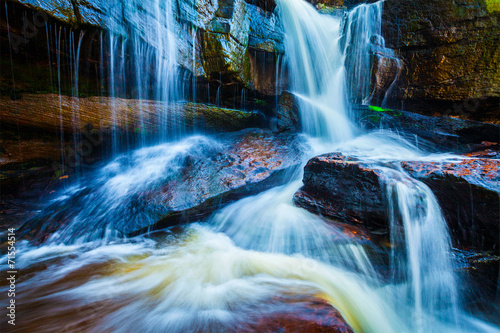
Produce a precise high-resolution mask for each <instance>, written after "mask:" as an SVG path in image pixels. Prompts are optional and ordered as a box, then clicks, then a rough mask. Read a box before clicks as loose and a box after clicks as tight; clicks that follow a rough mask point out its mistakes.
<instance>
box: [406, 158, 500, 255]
mask: <svg viewBox="0 0 500 333" xmlns="http://www.w3.org/2000/svg"><path fill="white" fill-rule="evenodd" d="M401 166H402V167H403V169H404V170H405V171H406V172H408V174H410V175H411V176H412V177H414V178H416V179H419V180H421V181H422V182H424V183H425V184H426V185H427V186H429V188H430V189H431V190H432V192H434V194H435V195H436V198H437V199H438V201H439V204H440V206H441V209H442V210H443V214H444V216H445V218H446V220H447V221H448V224H449V226H450V229H451V231H452V233H453V236H454V237H453V238H454V239H455V240H456V241H458V244H459V245H461V246H465V247H468V246H473V247H476V248H479V249H495V250H497V251H498V250H499V248H498V243H499V236H498V235H499V221H500V198H499V192H500V160H496V159H465V160H463V161H460V162H456V163H442V162H440V163H433V162H430V163H429V162H402V163H401Z"/></svg>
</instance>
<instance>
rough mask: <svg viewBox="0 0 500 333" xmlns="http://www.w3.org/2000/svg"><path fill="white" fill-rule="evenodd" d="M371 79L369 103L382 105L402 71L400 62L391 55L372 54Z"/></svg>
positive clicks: (382, 53)
mask: <svg viewBox="0 0 500 333" xmlns="http://www.w3.org/2000/svg"><path fill="white" fill-rule="evenodd" d="M371 62H372V68H371V71H372V78H371V87H370V97H369V100H370V103H377V104H379V105H380V104H381V103H383V101H384V99H385V97H386V95H387V94H390V93H391V91H392V89H393V88H395V87H394V85H395V84H396V83H397V82H396V80H397V79H398V77H399V75H400V71H401V70H402V65H401V61H400V60H399V59H398V58H397V57H395V56H394V55H393V54H386V53H384V52H377V53H374V54H372V57H371Z"/></svg>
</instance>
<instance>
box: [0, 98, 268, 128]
mask: <svg viewBox="0 0 500 333" xmlns="http://www.w3.org/2000/svg"><path fill="white" fill-rule="evenodd" d="M165 113H166V114H167V115H168V117H166V118H167V120H166V121H163V120H162V114H165ZM113 114H115V116H113ZM0 116H1V118H2V123H4V124H14V125H16V126H27V127H31V128H36V129H42V130H47V131H51V132H55V131H58V130H61V129H62V130H64V132H65V133H74V132H75V131H76V132H80V131H82V132H84V131H85V127H86V126H89V125H91V126H92V127H93V128H94V129H95V130H98V131H101V132H106V131H110V130H113V129H116V130H117V131H124V132H125V131H129V132H130V133H136V132H139V133H141V132H142V133H146V134H148V133H149V135H154V134H155V133H160V132H161V130H162V128H171V129H177V130H178V129H179V128H186V129H187V130H188V131H192V130H194V129H196V130H208V131H237V130H241V129H244V128H250V127H256V126H261V125H263V123H264V120H263V117H262V115H260V114H259V113H255V112H244V111H239V110H231V109H225V108H218V107H215V106H212V105H207V104H196V103H163V102H157V101H148V100H132V99H123V98H111V97H88V98H77V97H69V96H58V95H55V94H26V95H24V97H23V99H21V100H16V101H13V100H11V99H10V98H7V97H0ZM114 117H116V121H114ZM141 124H142V125H141Z"/></svg>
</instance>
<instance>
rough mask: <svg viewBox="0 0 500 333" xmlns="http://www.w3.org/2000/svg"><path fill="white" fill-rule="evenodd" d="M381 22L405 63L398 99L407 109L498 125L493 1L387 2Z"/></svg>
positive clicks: (498, 8) (498, 52)
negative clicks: (496, 123)
mask: <svg viewBox="0 0 500 333" xmlns="http://www.w3.org/2000/svg"><path fill="white" fill-rule="evenodd" d="M383 18H384V26H383V33H384V35H385V38H386V44H387V46H388V47H390V48H393V49H395V50H397V53H399V55H400V57H401V58H402V60H403V63H404V71H403V75H402V76H401V80H400V82H399V89H398V91H397V98H399V99H401V100H403V101H405V103H404V106H405V108H406V109H413V110H415V111H418V112H421V113H427V114H430V115H443V114H444V115H452V116H459V117H461V118H468V119H475V120H483V121H492V122H498V121H499V119H500V118H499V108H500V3H499V2H498V1H495V0H487V1H484V0H480V1H476V0H412V1H400V0H386V1H385V3H384V16H383Z"/></svg>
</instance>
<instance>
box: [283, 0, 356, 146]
mask: <svg viewBox="0 0 500 333" xmlns="http://www.w3.org/2000/svg"><path fill="white" fill-rule="evenodd" d="M277 3H278V8H279V14H280V17H281V20H282V21H283V26H284V29H285V32H286V35H285V49H286V52H285V54H286V57H287V60H288V64H289V67H290V71H291V80H292V88H293V92H294V93H295V94H296V96H297V97H299V105H300V112H301V115H302V119H301V120H302V127H303V130H304V132H305V133H307V134H309V135H311V136H313V137H322V138H323V139H325V140H326V141H330V142H338V141H345V140H348V139H350V138H352V137H353V133H354V128H353V126H352V124H351V122H350V121H349V118H348V104H347V94H346V89H345V85H346V82H345V67H344V61H345V55H344V53H343V52H342V48H341V45H340V43H341V29H342V20H341V19H340V18H338V17H333V16H328V15H319V14H318V12H317V11H316V10H315V9H314V8H313V7H312V6H310V5H309V4H307V3H306V2H303V1H278V2H277Z"/></svg>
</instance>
